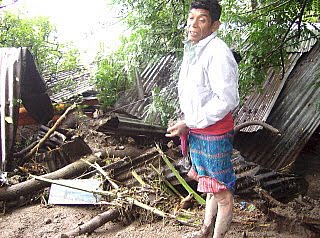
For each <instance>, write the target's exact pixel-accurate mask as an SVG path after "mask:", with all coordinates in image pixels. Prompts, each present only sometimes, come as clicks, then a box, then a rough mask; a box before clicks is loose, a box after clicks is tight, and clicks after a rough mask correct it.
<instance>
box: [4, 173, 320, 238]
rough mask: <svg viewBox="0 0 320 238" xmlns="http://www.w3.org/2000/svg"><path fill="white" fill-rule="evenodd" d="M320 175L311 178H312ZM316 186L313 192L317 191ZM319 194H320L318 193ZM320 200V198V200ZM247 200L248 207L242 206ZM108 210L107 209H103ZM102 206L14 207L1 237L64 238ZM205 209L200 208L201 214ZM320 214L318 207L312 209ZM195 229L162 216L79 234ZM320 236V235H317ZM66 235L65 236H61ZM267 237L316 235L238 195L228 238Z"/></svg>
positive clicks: (103, 237) (95, 237) (97, 236)
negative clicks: (270, 214)
mask: <svg viewBox="0 0 320 238" xmlns="http://www.w3.org/2000/svg"><path fill="white" fill-rule="evenodd" d="M319 178H320V177H319V176H318V177H315V175H314V176H313V177H312V180H313V181H316V180H319ZM314 191H315V190H314V188H313V192H314ZM318 191H320V190H318ZM318 194H319V193H318ZM318 201H320V200H318ZM243 202H245V204H246V205H245V207H244V206H243V204H244V203H243ZM104 209H105V208H104ZM102 210H103V209H102V207H99V206H93V205H82V206H58V205H54V206H53V205H42V204H33V205H29V206H23V207H21V208H18V209H14V210H12V211H9V212H7V213H5V214H2V215H0V230H1V233H0V237H1V238H51V237H61V234H63V233H64V232H67V231H70V230H72V229H74V228H76V227H77V226H78V225H81V224H83V223H85V222H87V221H89V220H90V219H91V218H93V217H95V216H96V215H97V214H99V213H101V212H102ZM202 212H203V209H202V210H201V209H200V213H202ZM313 212H315V213H318V215H317V217H319V215H320V209H319V207H318V208H317V210H315V211H313ZM193 230H195V228H193V227H189V226H186V225H181V224H178V223H177V222H175V221H173V220H162V219H159V220H158V221H155V222H151V223H148V222H144V223H140V222H139V221H137V220H136V221H134V222H132V223H131V224H126V225H125V224H124V223H123V222H122V221H115V222H108V223H106V224H105V225H103V226H102V227H100V228H99V229H97V230H95V231H94V232H93V233H91V234H86V235H81V236H78V237H82V238H84V237H92V238H113V237H117V238H131V237H132V238H156V237H162V238H173V237H181V235H182V234H184V233H186V232H188V231H193ZM318 235H319V234H318ZM62 237H63V236H62ZM245 237H260V238H261V237H266V238H267V237H268V238H316V237H319V236H317V235H316V234H315V233H313V232H311V231H310V230H309V229H305V228H304V227H302V226H300V223H299V220H297V221H291V222H290V223H288V222H287V221H279V220H270V218H268V217H267V216H266V215H264V214H263V213H262V212H261V211H260V210H259V209H257V208H256V206H255V202H254V201H248V200H247V201H244V200H242V199H240V198H237V197H236V198H235V208H234V218H233V222H232V225H231V228H230V230H229V232H228V233H227V235H226V238H245Z"/></svg>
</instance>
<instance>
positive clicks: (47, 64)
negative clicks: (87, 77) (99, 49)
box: [0, 11, 79, 73]
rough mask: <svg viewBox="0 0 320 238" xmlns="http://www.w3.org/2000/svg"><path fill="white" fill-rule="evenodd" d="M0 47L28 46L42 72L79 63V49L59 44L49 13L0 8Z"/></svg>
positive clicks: (72, 67) (61, 69) (68, 67)
mask: <svg viewBox="0 0 320 238" xmlns="http://www.w3.org/2000/svg"><path fill="white" fill-rule="evenodd" d="M0 47H27V48H28V49H29V50H30V52H31V53H32V55H33V57H34V60H35V62H36V64H37V66H38V70H39V72H40V73H43V72H46V73H55V72H58V71H63V70H70V69H74V68H76V67H77V66H78V65H79V52H78V50H77V49H74V48H71V47H70V46H67V45H63V44H60V43H59V42H58V39H57V36H56V28H55V26H54V25H52V24H51V23H50V21H49V19H48V18H47V17H35V18H28V17H26V16H25V15H23V14H14V13H10V12H8V11H1V12H0Z"/></svg>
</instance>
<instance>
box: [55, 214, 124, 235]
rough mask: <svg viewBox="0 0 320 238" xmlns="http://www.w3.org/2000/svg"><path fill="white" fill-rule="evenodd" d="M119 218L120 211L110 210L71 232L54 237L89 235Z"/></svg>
mask: <svg viewBox="0 0 320 238" xmlns="http://www.w3.org/2000/svg"><path fill="white" fill-rule="evenodd" d="M119 216H120V211H119V210H118V209H110V210H108V211H105V212H103V213H100V214H99V215H97V216H95V217H94V218H92V219H91V220H90V221H88V222H86V223H84V224H82V225H80V226H78V227H77V228H74V229H73V230H71V231H68V232H65V233H63V234H61V235H58V236H56V238H68V237H76V236H80V235H83V234H90V233H92V232H93V231H94V230H95V229H97V228H99V227H100V226H102V225H104V224H105V223H107V222H109V221H113V220H115V219H117V218H118V217H119Z"/></svg>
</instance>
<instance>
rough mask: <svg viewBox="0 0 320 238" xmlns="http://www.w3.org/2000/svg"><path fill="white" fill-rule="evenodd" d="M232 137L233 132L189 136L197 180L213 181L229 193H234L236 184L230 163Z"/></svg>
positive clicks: (191, 134) (193, 167)
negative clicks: (208, 179) (209, 179)
mask: <svg viewBox="0 0 320 238" xmlns="http://www.w3.org/2000/svg"><path fill="white" fill-rule="evenodd" d="M233 135H234V132H233V131H231V132H228V133H225V134H222V135H200V134H195V133H190V134H189V150H190V157H191V161H192V169H193V170H194V171H195V172H196V173H197V176H198V178H201V177H207V178H212V179H215V180H216V181H217V182H219V183H221V184H223V185H225V186H226V187H227V188H228V189H229V190H230V191H231V192H233V191H234V186H235V182H236V175H235V172H234V169H233V165H232V162H231V155H232V149H233ZM198 187H199V186H198Z"/></svg>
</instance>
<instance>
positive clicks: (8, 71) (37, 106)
mask: <svg viewBox="0 0 320 238" xmlns="http://www.w3.org/2000/svg"><path fill="white" fill-rule="evenodd" d="M0 67H1V70H0V84H1V87H0V93H1V94H0V114H1V127H0V131H1V133H0V135H1V137H0V139H1V151H0V153H1V161H0V162H1V168H0V170H1V169H2V170H5V169H6V167H10V162H12V161H11V158H12V153H13V151H12V150H13V147H14V144H15V135H16V130H17V121H18V115H19V106H20V103H22V104H23V105H24V107H25V108H26V109H27V111H28V113H29V114H30V115H31V117H32V118H33V119H34V120H35V121H37V122H39V123H47V122H48V121H49V120H51V119H52V117H53V108H52V104H51V101H50V99H49V97H48V95H47V93H46V87H45V83H44V81H43V79H42V77H41V76H40V74H39V72H38V70H37V68H36V65H35V63H34V60H33V57H32V55H31V53H30V51H29V50H28V49H27V48H0Z"/></svg>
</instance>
